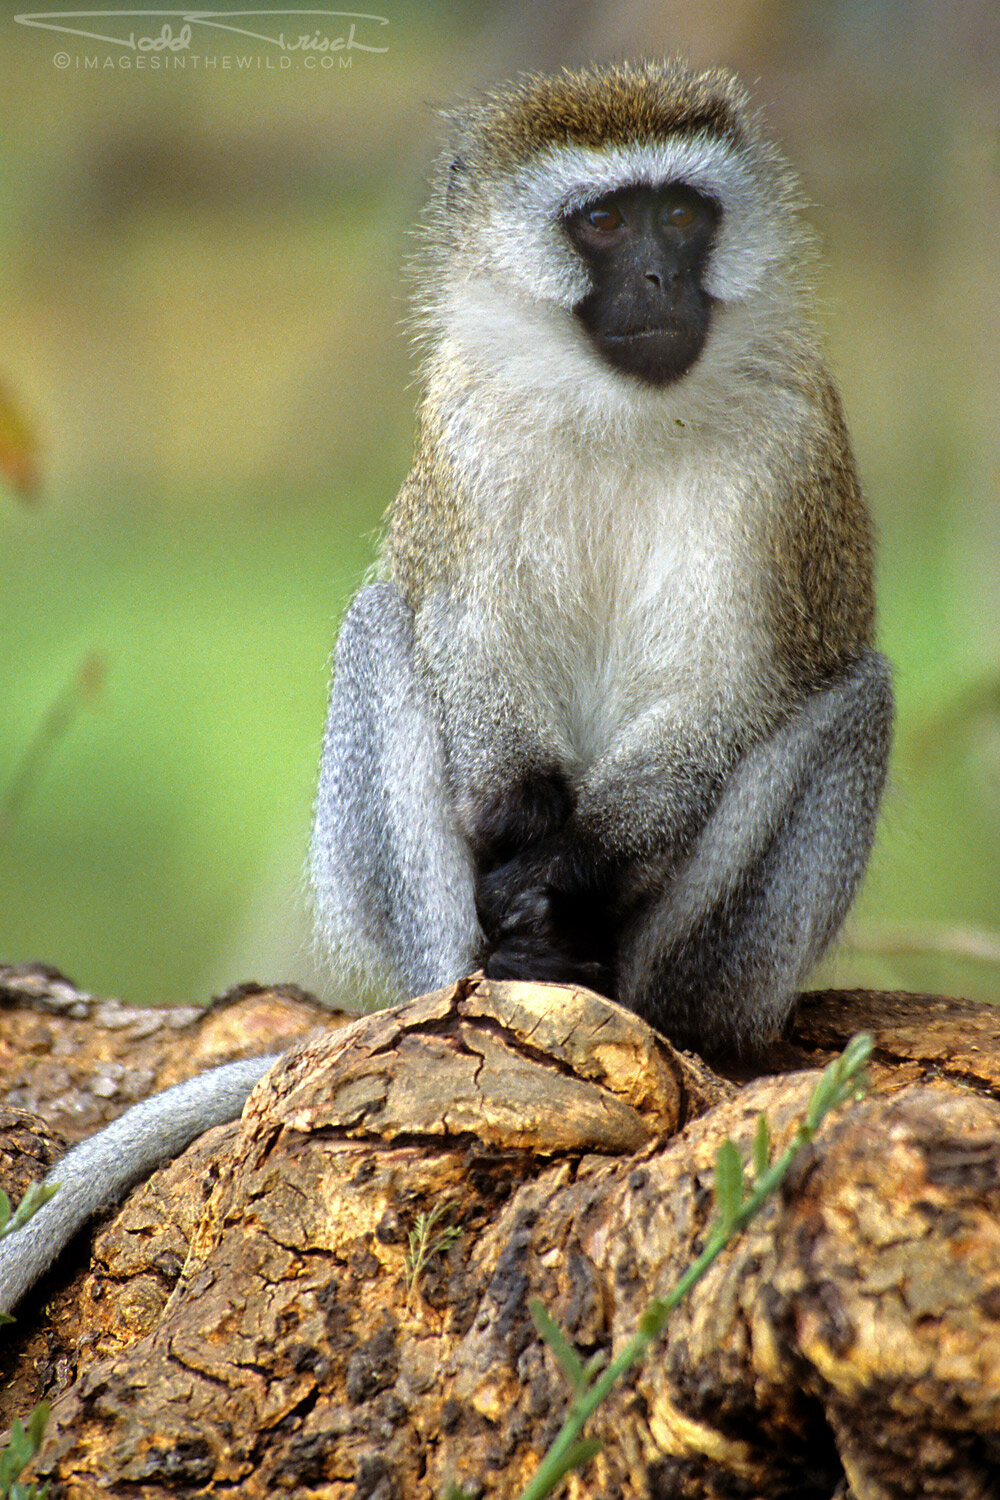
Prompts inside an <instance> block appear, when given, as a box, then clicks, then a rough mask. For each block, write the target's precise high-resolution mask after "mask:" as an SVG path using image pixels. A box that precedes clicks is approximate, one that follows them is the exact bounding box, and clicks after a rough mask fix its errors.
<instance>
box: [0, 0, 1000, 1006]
mask: <svg viewBox="0 0 1000 1500" xmlns="http://www.w3.org/2000/svg"><path fill="white" fill-rule="evenodd" d="M16 9H17V11H18V12H19V10H20V7H17V8H16ZM15 13H16V11H15V7H13V6H10V7H5V8H2V9H0V38H2V46H0V202H2V205H3V212H2V215H0V264H2V270H0V276H2V292H3V307H4V312H5V328H4V334H3V338H2V340H0V373H2V375H3V377H4V378H5V380H6V381H7V383H8V385H9V393H12V395H13V399H14V400H15V402H16V403H17V405H18V406H19V407H20V408H21V409H22V411H24V412H26V413H27V414H28V420H29V422H30V424H31V425H32V426H33V428H34V429H35V431H36V433H37V435H38V439H39V444H40V467H41V473H42V484H41V489H40V492H39V494H38V495H37V497H36V498H35V500H34V501H33V502H31V503H27V502H26V500H25V499H24V497H23V496H21V497H19V496H18V494H17V493H16V491H15V490H14V489H12V488H5V489H3V490H2V491H0V533H2V562H0V569H2V579H3V606H2V609H0V662H2V667H0V673H2V676H0V682H2V696H0V716H2V717H0V805H4V806H5V807H6V812H5V814H4V817H3V819H2V820H0V955H2V956H3V957H4V958H7V959H9V960H28V959H38V960H42V961H45V962H48V963H51V964H55V965H57V966H59V967H60V968H62V969H63V970H64V971H66V972H67V973H69V974H70V975H71V976H72V977H73V978H74V979H76V981H77V982H78V983H79V984H80V985H82V986H85V987H87V988H89V989H92V990H94V991H97V992H100V993H105V994H116V995H118V996H121V997H122V998H124V999H126V1000H130V1001H137V1002H144V1001H158V1002H165V1001H187V1000H190V999H204V998H207V997H208V995H209V994H211V993H212V992H213V991H217V990H220V989H222V988H225V987H227V986H229V985H231V984H233V983H235V982H237V981H239V980H242V979H247V978H250V977H255V978H259V979H268V980H296V981H298V982H300V983H303V984H306V985H309V986H315V987H318V988H319V989H320V990H321V991H323V990H326V991H328V986H327V985H326V983H325V981H324V978H323V975H322V970H321V967H318V966H317V964H316V962H315V960H314V957H313V955H312V953H311V950H310V942H309V924H308V916H307V903H306V900H305V895H304V889H303V879H302V871H303V864H304V858H305V850H306V844H307V839H308V829H309V820H310V807H311V800H312V793H313V781H314V775H315V767H316V761H317V756H318V751H319V744H320V737H321V732H322V721H323V713H324V700H325V695H326V677H327V664H328V655H329V650H330V645H331V642H332V639H333V636H334V631H335V626H336V621H337V619H338V617H339V614H340V612H341V610H342V609H343V606H344V604H345V602H346V600H347V598H348V597H349V595H350V594H351V592H352V591H353V589H354V588H355V587H356V585H357V583H358V581H359V579H360V577H361V575H362V573H363V572H364V569H365V568H366V566H367V565H368V563H369V562H370V560H371V557H372V553H373V547H374V539H375V537H376V535H377V531H378V527H379V522H380V516H381V514H382V512H383V510H384V508H385V506H386V504H387V503H388V501H389V500H390V498H391V496H392V495H393V493H394V492H395V490H396V488H397V487H398V485H399V482H400V480H401V478H402V476H403V474H404V472H405V469H406V467H407V462H408V458H409V452H410V446H411V442H412V434H413V405H414V399H415V392H414V384H413V364H412V359H411V356H410V352H409V349H408V345H407V339H406V335H405V332H404V330H403V328H402V327H401V323H402V319H403V317H404V316H405V307H406V303H405V283H404V282H403V280H402V279H401V276H400V270H399V267H400V262H401V259H402V257H403V256H404V254H405V251H406V247H407V226H408V225H409V224H410V223H411V222H412V220H413V218H414V215H415V213H416V211H417V209H418V207H419V205H420V202H421V198H422V188H421V182H422V177H423V174H424V171H425V169H426V165H427V162H428V160H429V157H430V155H431V153H432V151H433V149H434V144H435V141H436V139H437V130H438V124H437V119H436V113H435V111H436V107H437V106H438V105H441V104H446V103H447V102H448V101H450V100H451V99H453V98H454V97H456V96H457V95H460V94H462V93H463V92H465V91H468V90H469V89H472V88H475V87H477V86H479V85H482V84H484V83H487V82H489V81H491V80H495V79H497V78H500V77H503V76H506V75H509V74H510V73H512V72H513V71H515V70H517V69H519V68H523V67H539V68H552V67H557V66H559V65H560V64H562V63H568V64H578V63H582V62H585V61H588V60H594V59H607V58H611V57H615V56H623V55H624V56H629V55H631V56H635V55H640V54H647V53H648V54H662V53H665V52H666V53H672V52H682V53H685V54H687V55H689V56H690V57H692V58H693V60H694V61H696V62H698V63H705V64H707V63H711V62H723V63H725V64H728V65H730V66H732V67H735V68H736V69H737V70H738V71H739V72H740V73H741V74H742V75H743V77H744V79H745V81H746V82H747V83H748V84H750V85H751V87H752V89H753V91H754V94H755V96H756V98H757V100H758V101H759V103H760V104H761V106H762V108H763V110H764V114H765V117H766V119H767V122H768V126H769V129H770V131H771V133H772V135H773V136H775V137H776V138H777V139H778V140H779V141H780V142H781V143H782V144H783V147H784V149H785V151H786V153H787V154H788V155H789V156H790V157H791V159H792V160H793V161H794V162H795V164H796V166H797V167H798V169H799V171H800V173H801V175H802V177H803V179H804V181H805V185H806V190H807V192H808V194H809V196H810V198H811V200H812V201H813V202H814V203H815V204H816V209H815V212H814V214H813V220H814V222H815V224H816V226H817V228H818V229H819V232H820V235H821V238H822V242H823V246H824V259H825V268H824V273H823V282H822V305H823V317H824V322H825V326H826V331H827V336H828V340H829V345H830V353H831V359H832V362H833V365H834V368H835V370H836V372H837V375H838V378H839V380H840V383H841V386H842V389H843V392H844V397H845V401H846V405H847V409H848V414H849V418H850V422H851V426H852V431H853V434H854V439H855V444H856V448H857V452H858V456H859V460H860V463H861V467H862V470H863V473H864V475H865V479H866V482H867V486H868V490H869V492H870V495H871V498H872V502H873V506H874V509H875V512H876V516H877V519H878V524H879V528H880V532H881V537H882V544H881V610H882V639H883V643H884V645H885V648H886V649H887V650H888V652H889V653H890V654H891V656H892V657H893V659H894V660H895V662H896V664H897V670H898V692H899V704H900V720H899V734H898V743H897V752H896V757H895V773H894V784H893V788H892V791H891V794H890V796H889V799H888V805H887V810H886V814H885V818H884V822H883V826H882V833H881V839H880V843H879V848H878V851H877V854H876V857H875V859H874V861H873V865H872V870H871V874H870V877H869V880H868V883H867V886H866V889H865V892H864V894H863V897H862V899H861V901H860V902H859V904H858V906H857V908H856V910H855V914H854V916H853V919H852V923H851V928H850V932H849V936H848V939H847V940H846V941H844V942H843V943H842V944H841V945H840V946H839V948H838V950H837V953H836V955H835V956H834V957H833V958H832V959H831V960H828V961H827V963H826V965H825V966H824V971H823V974H822V976H821V978H822V979H823V981H824V982H826V981H832V982H835V983H842V984H850V983H854V982H862V983H870V984H876V985H885V986H897V985H898V986H906V987H911V988H926V989H935V990H950V991H954V992H964V993H966V994H971V995H976V996H982V997H995V996H998V995H1000V968H998V967H997V964H996V960H997V958H998V957H1000V940H998V939H996V938H994V939H992V941H991V940H990V936H989V935H990V934H991V933H998V932H1000V889H998V878H997V872H998V856H1000V645H998V634H1000V632H998V627H997V621H998V604H1000V506H998V503H997V483H998V476H1000V424H998V421H997V395H998V389H997V369H998V361H997V348H998V342H1000V276H998V269H1000V268H998V243H1000V238H998V230H1000V213H998V209H1000V181H998V168H1000V136H998V119H1000V45H998V43H1000V8H998V7H997V6H996V4H995V0H983V3H978V4H977V3H945V0H940V3H936V4H935V3H919V0H879V3H875V0H857V3H854V4H848V3H845V4H835V3H833V0H814V3H811V4H810V3H777V0H771V3H769V0H742V3H736V4H722V3H714V0H688V3H685V0H666V3H664V0H659V3H656V4H642V3H638V0H621V3H618V4H611V3H603V4H602V3H598V4H586V3H582V0H577V3H564V4H553V5H548V6H539V7H534V8H529V7H526V6H520V5H517V6H504V5H489V6H486V5H481V6H476V5H466V6H464V7H461V8H459V9H456V7H454V6H444V5H441V6H435V5H434V4H422V5H419V6H418V5H416V4H395V3H392V4H387V5H386V6H384V7H383V8H382V10H381V11H380V14H381V15H383V16H385V17H387V18H388V21H389V24H388V25H387V26H384V27H376V26H375V24H374V23H373V22H366V23H360V24H359V33H358V35H359V36H360V37H361V38H362V39H363V40H364V41H366V42H368V43H370V44H373V45H377V46H384V47H387V49H388V50H387V51H385V52H378V53H375V52H363V51H354V52H352V53H350V54H342V55H343V56H349V57H350V66H349V67H346V66H340V65H339V62H338V66H337V67H336V68H329V67H325V66H322V65H318V66H316V67H313V68H310V67H307V66H305V61H304V57H303V55H302V54H299V55H297V56H295V57H294V58H293V63H294V66H292V67H290V68H286V69H284V70H281V69H280V65H278V64H277V63H276V59H277V58H278V57H279V55H280V54H279V52H278V49H276V48H275V46H274V44H273V43H272V42H269V41H266V40H256V41H254V40H252V39H247V38H246V37H242V36H238V35H236V34H233V33H209V32H208V31H207V30H204V29H202V28H195V32H194V35H193V39H192V44H191V48H190V54H196V55H198V56H199V57H200V58H201V59H202V62H201V63H200V64H199V65H195V66H192V64H191V61H190V56H189V60H188V65H187V67H186V68H185V70H184V71H179V70H176V69H174V68H172V67H169V66H166V64H167V62H168V61H169V55H168V54H166V53H160V54H156V56H157V57H159V59H160V60H161V62H162V63H163V64H164V66H161V67H159V68H156V67H155V66H153V65H149V66H146V67H144V68H137V67H136V66H135V62H136V59H137V57H138V56H139V54H138V53H135V52H131V51H129V50H128V49H125V48H122V47H120V46H117V45H114V44H112V43H109V42H99V41H86V40H83V39H81V38H78V37H73V36H68V35H65V34H56V33H51V32H46V31H41V30H37V29H36V30H32V29H29V28H27V27H25V26H24V25H22V24H18V23H17V22H16V21H15V20H14V16H15ZM258 20H259V23H260V24H259V25H257V26H256V29H257V30H259V31H260V32H261V33H262V34H266V35H270V36H274V35H277V34H278V32H280V30H281V29H282V18H281V17H280V16H275V15H274V13H271V14H270V16H269V17H268V18H267V19H266V20H265V17H264V14H263V12H260V13H259V14H258ZM287 20H288V25H287V26H286V27H285V30H286V31H291V32H293V33H294V32H297V31H298V30H299V29H300V27H299V23H298V22H297V21H296V20H294V19H293V18H292V17H291V16H289V17H288V18H287ZM67 24H76V25H81V26H87V27H89V28H92V29H94V30H97V31H102V30H103V31H105V32H111V31H112V30H113V31H114V34H115V35H118V36H124V35H127V34H128V30H129V27H130V26H134V27H135V28H136V30H137V32H139V33H140V34H153V35H155V34H156V33H158V31H159V28H160V26H161V25H162V20H161V19H160V18H157V19H156V20H155V21H153V20H151V21H150V23H149V24H148V25H143V23H142V21H141V19H140V20H139V21H136V20H135V19H133V20H132V21H130V22H128V23H122V22H121V21H120V20H119V21H118V22H117V23H115V25H114V26H113V27H112V26H111V25H110V24H109V25H108V26H102V25H101V24H98V23H97V22H96V21H94V20H93V19H91V20H90V21H89V22H75V23H73V22H69V21H67ZM180 24H181V22H180V19H178V20H177V21H176V22H175V23H174V29H175V31H177V30H179V26H180ZM239 24H241V25H244V26H246V25H248V21H247V19H246V13H244V18H243V20H241V22H240V23H239ZM342 24H343V23H338V22H335V21H333V20H330V21H325V20H324V19H323V18H322V17H319V16H316V15H312V16H310V17H309V18H308V24H307V30H308V31H309V32H310V34H312V32H314V31H319V32H320V33H321V34H329V35H335V34H336V32H337V30H338V29H339V28H340V26H341V25H342ZM57 54H63V56H61V57H59V59H58V63H65V62H66V59H67V58H68V60H69V65H68V66H61V67H60V66H59V65H58V63H57V60H56V57H57ZM286 55H290V54H286ZM227 56H228V57H229V59H230V61H229V62H228V63H226V62H225V61H224V59H225V58H226V57H227ZM152 57H153V54H148V55H147V58H152ZM88 58H97V59H98V67H97V68H96V69H95V68H94V67H91V68H89V69H88V68H87V66H86V61H85V60H86V59H88ZM210 58H214V61H211V60H209V59H210ZM237 58H244V59H246V58H249V59H251V62H250V64H249V65H248V64H247V63H246V62H244V63H242V64H239V63H238V62H237V61H236V59H237ZM107 59H110V61H106V60H107ZM268 60H270V66H268ZM126 62H128V64H129V65H128V66H125V63H126ZM95 655H96V661H95V660H92V658H93V657H94V656H95ZM87 662H89V663H90V664H89V666H84V667H83V671H84V675H85V677H86V679H87V680H86V682H85V683H84V684H83V686H82V687H81V686H80V685H79V674H80V672H81V664H84V663H87ZM60 704H61V709H60V708H59V707H58V705H60ZM53 705H57V708H56V719H58V717H59V713H60V712H63V722H62V723H61V724H60V723H58V722H56V720H53V718H52V717H51V715H52V712H53ZM5 799H6V801H5ZM968 929H976V931H971V932H970V931H968ZM977 955H978V956H977ZM991 955H992V957H993V960H994V961H993V963H991V962H990V961H989V960H990V957H991Z"/></svg>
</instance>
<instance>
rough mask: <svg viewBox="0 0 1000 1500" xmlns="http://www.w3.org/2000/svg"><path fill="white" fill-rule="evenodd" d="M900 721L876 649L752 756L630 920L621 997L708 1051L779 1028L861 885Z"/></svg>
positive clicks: (748, 1043)
mask: <svg viewBox="0 0 1000 1500" xmlns="http://www.w3.org/2000/svg"><path fill="white" fill-rule="evenodd" d="M891 727H892V689H891V685H890V679H889V668H888V665H887V663H886V662H885V660H884V658H882V657H881V656H879V655H877V654H876V653H875V652H868V653H866V654H865V655H864V656H863V657H862V658H860V659H859V660H858V661H857V662H856V663H855V664H854V666H853V667H851V669H850V670H849V671H848V672H846V673H845V674H844V675H843V676H842V677H840V678H838V679H837V680H836V681H835V682H834V683H833V684H832V685H831V686H829V687H828V688H826V689H824V690H823V691H821V692H817V693H815V694H814V695H813V696H812V697H811V698H809V699H808V700H807V701H806V702H805V703H804V704H803V705H802V706H801V707H800V709H799V710H798V712H797V713H796V714H795V715H794V716H793V717H792V719H791V720H790V721H789V722H788V723H786V724H785V725H783V726H782V727H781V728H780V729H779V730H778V731H777V732H776V733H775V734H773V735H772V736H771V737H770V738H769V739H768V740H766V741H764V742H763V743H761V744H758V745H756V746H754V747H753V749H751V750H750V751H749V752H748V753H747V754H746V755H745V756H744V757H743V759H742V760H741V761H740V762H739V763H738V764H737V767H736V769H735V771H734V773H733V774H732V775H731V777H730V779H729V781H728V782H727V784H726V786H725V788H724V790H723V792H722V795H721V797H720V799H719V801H718V802H717V804H716V806H715V808H714V810H713V812H712V813H711V815H710V816H709V818H708V820H707V822H706V824H705V826H704V828H703V829H702V831H701V833H700V835H699V836H698V838H697V840H696V842H695V844H694V847H693V849H692V850H691V852H690V854H689V855H688V856H687V858H686V859H685V860H684V861H683V863H682V864H680V865H679V866H678V867H677V868H676V869H675V871H674V873H673V874H672V876H671V878H670V880H669V884H668V885H667V887H666V889H665V891H664V892H663V894H662V895H661V896H660V897H659V898H654V899H653V901H652V903H651V904H648V905H647V906H646V907H645V910H644V911H643V912H642V913H641V914H640V915H639V916H638V917H636V918H634V919H633V920H632V922H631V923H630V924H629V925H628V926H627V927H626V930H625V932H624V934H623V941H622V944H621V949H620V956H619V965H618V978H617V986H616V991H617V998H618V999H619V1000H620V1001H621V1002H622V1003H623V1004H624V1005H627V1006H629V1007H630V1009H632V1010H635V1011H636V1012H638V1014H639V1015H642V1016H644V1017H645V1018H646V1019H647V1020H649V1021H650V1022H651V1023H652V1024H653V1025H654V1026H656V1027H658V1028H659V1029H660V1030H662V1031H664V1032H665V1033H666V1034H667V1035H668V1036H669V1037H670V1038H671V1039H672V1040H674V1041H676V1042H679V1043H680V1044H682V1045H698V1046H699V1047H700V1048H701V1049H702V1050H704V1049H705V1048H706V1045H707V1047H708V1050H712V1051H724V1050H727V1049H735V1050H737V1051H748V1050H752V1049H753V1048H754V1047H756V1046H759V1045H760V1044H761V1043H763V1042H764V1041H766V1040H767V1038H768V1037H770V1036H773V1035H774V1033H775V1032H776V1031H777V1030H778V1029H779V1028H780V1026H781V1025H782V1023H783V1022H784V1021H785V1019H786V1017H787V1015H788V1011H789V1009H790V1007H791V1004H792V1000H793V998H794V994H795V992H796V990H797V989H798V988H799V986H800V985H801V983H802V980H803V979H804V978H805V976H806V974H807V973H808V971H809V969H810V968H811V967H812V965H813V964H814V963H815V962H816V960H817V959H818V958H819V957H820V955H821V954H822V953H823V951H824V949H825V948H826V947H827V945H828V944H829V943H830V941H831V940H832V938H833V937H834V935H835V934H836V932H837V929H838V928H839V926H840V924H841V922H842V921H843V919H844V916H845V915H846V913H847V909H848V907H849V905H850V903H851V901H852V899H853V897H854V894H855V891H856V890H857V887H858V885H859V883H860V880H861V876H862V874H863V872H864V868H865V864H866V862H867V859H868V855H869V852H870V850H871V845H872V841H873V838H874V832H875V822H876V817H877V814H878V807H879V800H880V798H881V795H882V791H883V787H884V785H885V777H886V766H887V761H888V754H889V741H890V734H891Z"/></svg>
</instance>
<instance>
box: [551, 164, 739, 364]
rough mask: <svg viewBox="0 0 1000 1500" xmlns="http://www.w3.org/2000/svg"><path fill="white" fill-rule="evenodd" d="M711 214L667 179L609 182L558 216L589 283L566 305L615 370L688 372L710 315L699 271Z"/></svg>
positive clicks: (711, 208)
mask: <svg viewBox="0 0 1000 1500" xmlns="http://www.w3.org/2000/svg"><path fill="white" fill-rule="evenodd" d="M719 217H720V211H719V207H718V205H717V204H715V203H713V202H712V200H711V199H709V198H705V197H703V196H702V194H701V193H697V192H695V190H694V189H693V188H689V187H685V186H684V185H683V184H682V183H673V184H669V185H667V186H664V187H655V188H653V187H627V188H620V189H617V190H616V191H614V192H612V193H607V194H605V196H604V197H603V198H598V199H596V200H595V202H593V203H589V204H588V205H587V206H586V208H581V209H579V210H577V212H576V213H572V214H569V215H567V217H566V218H565V219H564V220H563V226H564V228H565V230H566V233H567V235H568V236H569V239H570V241H571V243H572V244H573V245H575V247H576V249H577V250H578V251H579V252H580V254H581V255H582V256H583V258H584V260H585V261H586V262H587V265H588V267H589V269H590V274H591V279H592V282H593V289H592V290H591V291H590V292H588V293H587V295H586V297H584V298H583V299H582V301H580V302H578V303H577V304H576V306H575V307H574V309H573V311H574V313H575V314H576V316H577V317H578V318H579V319H580V321H581V323H582V324H583V326H584V328H586V330H587V332H588V333H589V335H590V337H591V338H592V339H593V341H594V344H595V345H596V347H597V349H598V350H599V351H600V353H601V355H602V356H603V358H604V359H606V360H607V362H608V363H609V364H610V365H612V366H613V367H614V368H615V369H616V370H625V371H627V372H628V373H629V374H630V375H637V376H638V377H639V379H640V380H644V381H646V382H647V383H648V384H649V385H657V386H659V385H667V384H669V382H670V381H673V380H679V379H680V377H681V376H682V375H684V374H686V373H687V371H688V370H690V368H691V366H692V365H693V364H694V362H695V360H696V359H697V358H698V356H699V354H700V353H701V351H702V349H703V348H704V344H705V338H706V336H707V334H708V325H709V321H710V318H711V314H712V298H711V296H710V295H709V293H708V292H707V291H706V290H705V286H704V273H705V266H706V264H707V261H708V255H709V251H710V250H711V248H712V241H713V239H714V238H715V232H716V229H717V228H718V223H719Z"/></svg>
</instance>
